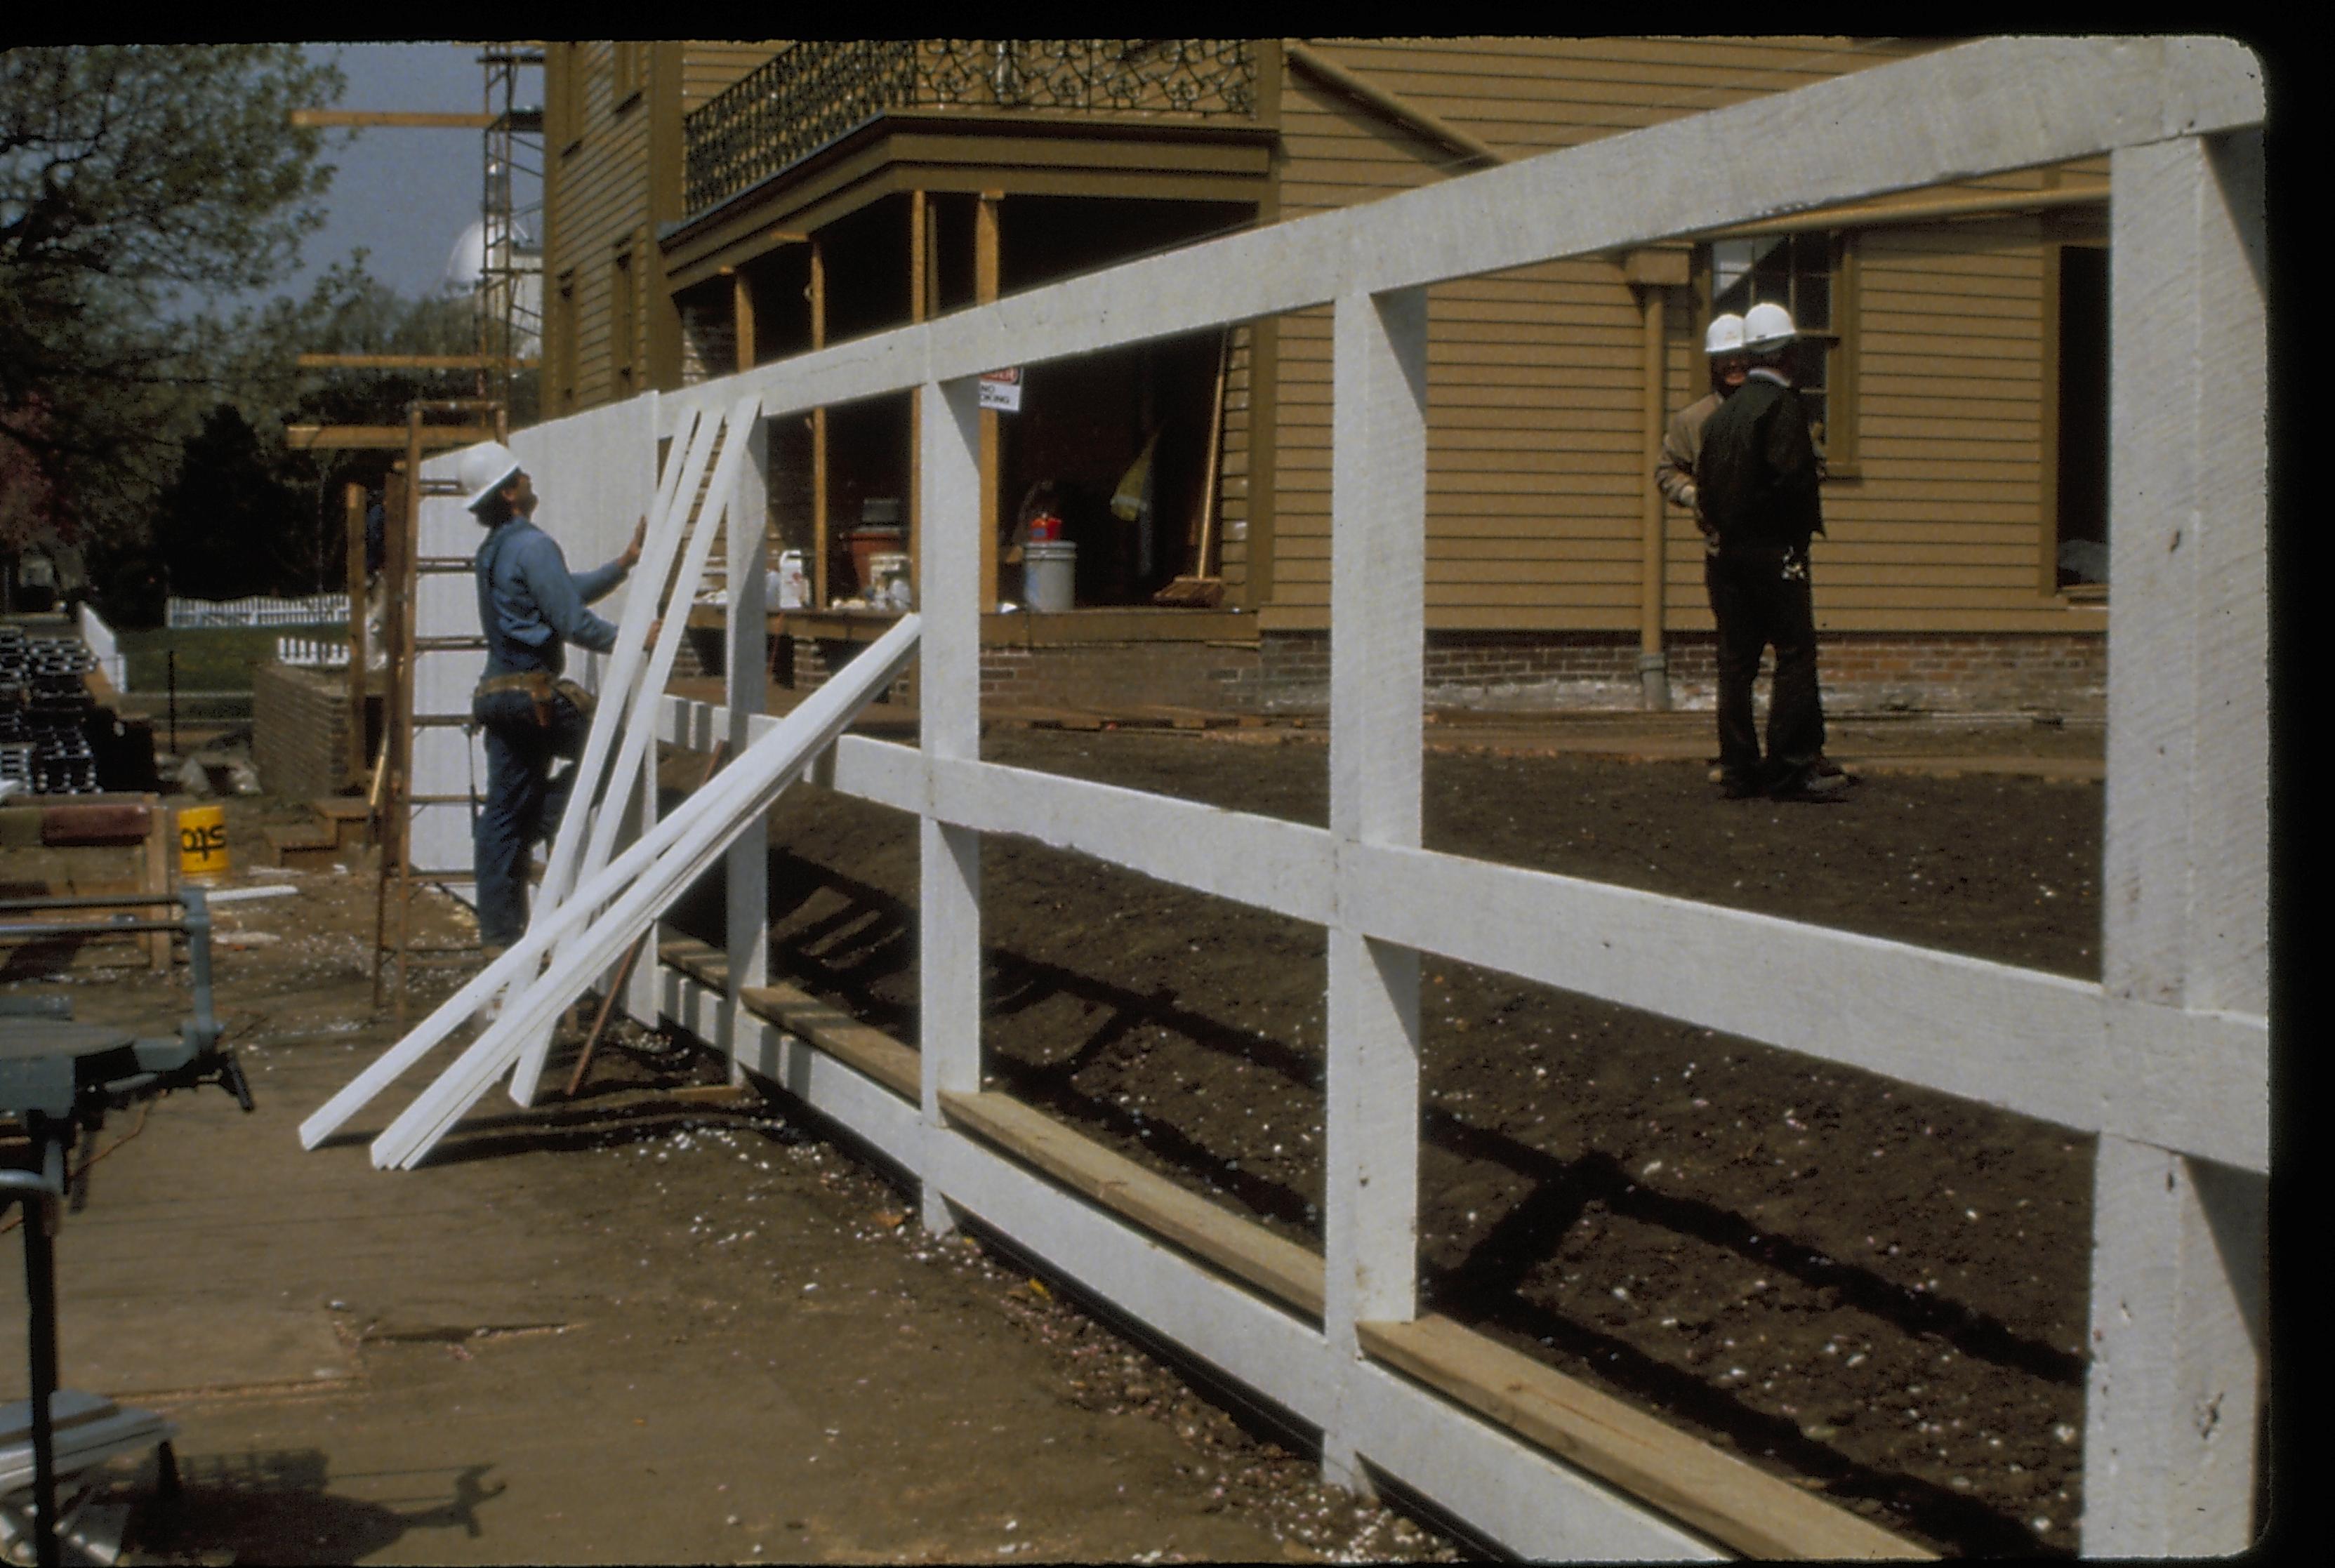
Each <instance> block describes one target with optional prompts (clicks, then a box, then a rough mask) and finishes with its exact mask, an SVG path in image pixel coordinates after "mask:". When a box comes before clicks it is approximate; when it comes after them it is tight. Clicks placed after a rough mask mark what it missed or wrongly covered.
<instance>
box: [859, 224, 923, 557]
mask: <svg viewBox="0 0 2335 1568" xmlns="http://www.w3.org/2000/svg"><path fill="white" fill-rule="evenodd" d="M932 231H933V212H932V202H931V199H930V198H928V197H926V196H925V193H924V192H923V191H921V190H912V191H910V192H908V320H909V321H910V322H912V323H921V322H923V321H925V319H926V318H928V317H929V316H930V315H932V314H933V312H932V293H931V288H930V283H931V279H930V277H929V276H927V275H926V273H925V251H926V250H927V249H929V248H930V247H931V243H932ZM924 431H925V410H924V400H923V399H922V398H920V397H918V396H916V393H914V392H910V393H909V394H908V493H907V496H906V517H905V518H903V519H902V520H903V521H904V522H905V523H906V528H905V529H904V530H903V531H904V533H905V534H906V550H907V556H908V581H909V582H911V583H914V582H916V559H917V555H918V547H919V546H920V545H921V543H922V536H923V534H924V529H923V528H920V527H919V526H918V524H917V518H918V516H919V514H920V509H921V508H919V506H918V504H917V497H918V496H920V495H922V494H923V493H924V484H923V474H924V455H925V454H924V446H925V442H924ZM863 586H864V585H863Z"/></svg>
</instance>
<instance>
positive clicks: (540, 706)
mask: <svg viewBox="0 0 2335 1568" xmlns="http://www.w3.org/2000/svg"><path fill="white" fill-rule="evenodd" d="M494 692H526V693H527V694H528V700H529V701H530V702H533V703H534V704H535V721H536V722H537V723H538V724H540V725H541V726H543V728H545V729H547V730H548V729H550V728H551V700H552V698H553V697H555V696H559V697H565V698H567V701H568V702H569V704H570V705H571V706H573V707H574V708H575V710H576V712H578V713H580V714H582V715H583V717H584V719H585V721H586V722H589V721H590V720H591V717H592V693H591V692H586V690H585V689H584V688H583V687H581V686H579V685H577V684H576V682H573V681H567V680H555V679H554V678H553V677H552V674H551V673H550V672H549V671H547V670H527V671H523V672H521V673H518V674H516V675H490V676H489V677H488V678H487V679H485V680H483V681H481V682H479V684H478V686H477V688H476V690H474V691H473V692H471V693H470V695H471V698H472V700H473V701H476V700H477V699H478V698H480V697H485V696H489V695H491V694H493V693H494Z"/></svg>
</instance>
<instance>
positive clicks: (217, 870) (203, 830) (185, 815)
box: [179, 806, 234, 882]
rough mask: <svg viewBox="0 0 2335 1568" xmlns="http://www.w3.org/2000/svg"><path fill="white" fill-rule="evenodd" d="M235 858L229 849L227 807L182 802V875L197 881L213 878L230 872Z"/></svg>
mask: <svg viewBox="0 0 2335 1568" xmlns="http://www.w3.org/2000/svg"><path fill="white" fill-rule="evenodd" d="M233 866H234V858H233V857H231V856H230V855H229V854H228V845H227V808H225V807H223V806H182V807H180V808H179V876H184V877H187V878H189V880H191V881H196V882H212V881H216V880H218V878H219V877H222V876H226V875H227V874H228V871H229V870H230V869H231V868H232V867H233Z"/></svg>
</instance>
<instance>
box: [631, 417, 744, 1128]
mask: <svg viewBox="0 0 2335 1568" xmlns="http://www.w3.org/2000/svg"><path fill="white" fill-rule="evenodd" d="M730 434H731V439H732V440H742V441H744V442H745V443H746V459H745V461H744V462H743V463H742V464H741V465H740V467H739V469H738V489H737V494H736V496H735V497H734V498H732V501H731V503H730V516H729V521H728V522H727V524H726V525H725V527H727V528H728V529H729V533H728V535H727V536H726V543H727V545H728V547H729V548H728V551H727V553H726V555H725V557H724V562H723V568H722V577H723V581H724V582H725V583H726V584H727V585H728V587H729V593H728V594H727V595H725V597H726V598H727V599H728V601H729V606H728V608H727V610H726V611H725V612H724V614H725V615H727V616H728V621H729V639H728V642H729V645H728V648H727V650H726V651H725V657H724V659H723V663H722V669H723V672H724V673H723V675H722V691H723V693H724V695H725V697H726V698H727V700H728V703H729V709H730V728H729V732H728V734H727V736H726V737H725V738H724V739H725V740H726V746H725V753H726V754H727V755H729V756H732V757H735V756H737V755H738V754H739V753H740V752H741V751H743V750H746V748H747V747H748V746H749V745H750V744H751V743H752V741H753V739H754V737H753V735H752V734H751V732H750V731H749V729H748V726H749V725H750V724H751V722H752V721H753V720H754V719H756V718H757V717H759V716H760V715H761V711H762V705H763V703H764V702H765V701H766V700H767V699H768V698H769V696H770V621H769V617H768V616H767V615H765V614H764V611H763V605H762V600H763V596H764V589H763V580H762V565H763V560H764V558H765V557H767V555H768V554H769V550H768V548H767V546H766V543H765V538H764V536H765V535H766V533H767V532H768V530H769V528H770V421H767V420H765V419H763V418H762V417H761V414H760V413H759V412H757V413H756V414H755V416H754V417H753V418H752V419H751V420H750V421H747V423H746V425H745V428H743V429H742V430H732V431H731V433H730ZM673 608H674V610H675V611H676V612H680V613H683V614H685V613H686V612H685V611H684V610H683V607H682V606H681V605H674V606H673ZM647 757H648V760H650V761H651V762H654V760H655V759H656V748H655V747H654V746H651V747H650V748H649V749H648V751H647ZM649 789H650V791H651V792H652V793H653V792H654V782H652V783H651V784H650V785H649ZM723 886H724V887H725V888H726V889H727V890H728V898H727V903H728V905H729V908H728V920H727V924H726V926H725V930H726V932H727V939H726V941H725V943H724V945H725V946H726V947H727V948H728V949H729V966H730V970H729V973H730V983H729V987H728V990H729V996H728V999H727V1001H726V1002H725V1003H724V1004H723V1006H722V1021H721V1028H720V1031H719V1032H720V1035H721V1039H720V1040H719V1041H718V1043H719V1044H720V1046H721V1048H722V1055H723V1056H724V1057H725V1058H726V1059H728V1060H729V1063H730V1081H731V1082H732V1083H743V1082H745V1081H746V1079H745V1070H744V1069H743V1068H741V1066H739V1065H738V1049H739V1041H740V1040H743V1039H746V1038H749V1037H751V1034H752V1032H753V1028H754V1025H753V1021H751V1019H750V1018H748V1017H747V1015H746V1011H745V1005H746V1004H745V1001H744V996H743V993H744V992H745V991H746V990H747V989H748V988H749V987H758V986H763V985H767V984H769V983H770V818H768V817H757V818H754V820H753V822H752V823H751V825H749V826H748V827H747V828H746V830H745V831H744V832H742V833H741V834H739V835H738V837H737V839H736V841H735V842H733V843H732V845H731V846H730V853H729V857H728V859H727V861H726V862H725V864H724V866H723Z"/></svg>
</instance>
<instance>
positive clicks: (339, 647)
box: [276, 637, 349, 670]
mask: <svg viewBox="0 0 2335 1568" xmlns="http://www.w3.org/2000/svg"><path fill="white" fill-rule="evenodd" d="M276 663H279V664H296V665H298V666H299V667H300V668H301V669H304V670H345V669H347V668H348V667H349V645H348V644H346V643H329V642H326V641H325V640H324V639H323V638H320V637H278V638H276Z"/></svg>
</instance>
